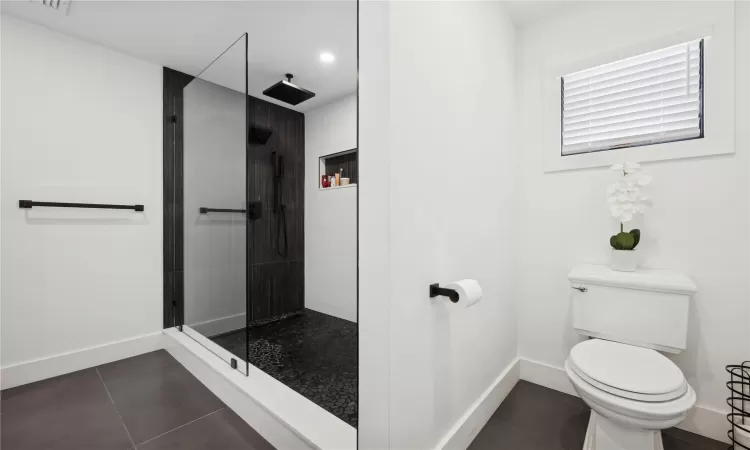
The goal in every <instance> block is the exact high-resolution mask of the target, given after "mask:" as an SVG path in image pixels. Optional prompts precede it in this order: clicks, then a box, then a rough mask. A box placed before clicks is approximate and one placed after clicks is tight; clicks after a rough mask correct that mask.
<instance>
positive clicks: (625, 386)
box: [568, 339, 689, 403]
mask: <svg viewBox="0 0 750 450" xmlns="http://www.w3.org/2000/svg"><path fill="white" fill-rule="evenodd" d="M568 361H569V364H570V369H571V370H572V371H574V372H575V373H576V375H578V376H579V377H580V378H582V379H583V380H584V381H586V382H587V383H588V384H590V385H592V386H594V387H596V388H598V389H601V390H602V391H605V392H608V393H610V394H612V395H616V396H618V397H622V398H626V399H630V400H636V401H641V402H649V403H651V402H668V401H670V400H674V399H677V398H680V397H682V396H684V395H685V393H686V392H687V391H688V388H689V386H688V383H687V380H686V379H685V376H684V375H683V374H682V371H681V370H680V369H679V367H677V366H676V365H675V364H674V363H673V362H672V361H670V360H669V359H667V358H666V357H664V356H663V355H661V354H659V353H658V352H656V351H654V350H651V349H647V348H641V347H635V346H632V345H627V344H621V343H617V342H611V341H605V340H602V339H591V340H588V341H584V342H581V343H579V344H577V345H576V346H575V347H573V349H572V350H571V351H570V357H569V358H568Z"/></svg>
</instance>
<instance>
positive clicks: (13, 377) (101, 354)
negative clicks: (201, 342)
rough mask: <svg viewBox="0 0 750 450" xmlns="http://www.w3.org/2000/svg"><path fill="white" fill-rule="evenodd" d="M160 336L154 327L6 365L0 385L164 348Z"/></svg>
mask: <svg viewBox="0 0 750 450" xmlns="http://www.w3.org/2000/svg"><path fill="white" fill-rule="evenodd" d="M163 339H164V335H163V333H162V332H161V331H158V332H156V333H150V334H145V335H142V336H137V337H134V338H131V339H125V340H122V341H116V342H110V343H107V344H102V345H97V346H96V347H90V348H84V349H81V350H75V351H72V352H67V353H62V354H59V355H55V356H50V357H48V358H41V359H36V360H33V361H24V362H22V363H18V364H13V365H11V366H6V367H3V368H2V369H0V389H9V388H12V387H16V386H21V385H24V384H28V383H33V382H35V381H40V380H46V379H47V378H52V377H56V376H59V375H64V374H66V373H71V372H75V371H78V370H83V369H88V368H89V367H94V366H99V365H101V364H106V363H110V362H113V361H118V360H120V359H125V358H130V357H131V356H136V355H140V354H143V353H148V352H152V351H154V350H159V349H161V348H164V341H163Z"/></svg>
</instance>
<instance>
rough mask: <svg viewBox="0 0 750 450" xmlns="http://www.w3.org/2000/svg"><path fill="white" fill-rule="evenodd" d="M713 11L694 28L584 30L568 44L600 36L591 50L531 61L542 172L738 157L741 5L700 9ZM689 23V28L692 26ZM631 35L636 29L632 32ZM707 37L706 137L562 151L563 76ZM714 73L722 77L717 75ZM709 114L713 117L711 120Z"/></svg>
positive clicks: (532, 123)
mask: <svg viewBox="0 0 750 450" xmlns="http://www.w3.org/2000/svg"><path fill="white" fill-rule="evenodd" d="M696 9H697V10H700V11H702V10H704V9H705V10H706V11H705V12H706V13H705V14H703V15H702V16H700V18H696V20H693V21H688V22H689V23H685V22H684V21H683V22H680V23H678V21H677V20H674V21H670V20H668V21H664V22H662V23H660V25H659V26H658V27H654V26H649V27H644V28H643V29H642V30H641V31H640V32H639V34H638V36H637V37H633V36H632V35H631V34H630V32H629V31H628V32H626V27H625V25H623V26H622V27H615V28H614V29H613V30H612V35H608V36H605V38H606V39H604V38H603V39H598V40H597V39H595V36H594V35H593V34H592V33H588V32H585V31H584V32H581V33H578V34H576V35H575V36H574V37H573V38H572V39H569V40H568V41H567V42H566V43H567V44H572V45H583V44H586V43H587V42H589V41H591V40H592V39H594V44H592V45H591V46H590V47H586V46H582V47H580V48H568V49H565V48H562V49H561V48H556V53H554V54H553V56H552V57H550V58H547V59H544V60H539V61H530V62H529V63H528V68H527V69H526V70H528V71H529V72H528V73H526V76H528V77H530V78H529V83H531V84H529V85H528V87H530V88H532V89H534V90H536V91H538V94H533V95H532V96H531V97H529V98H530V100H531V101H532V103H531V104H530V105H529V106H528V107H529V108H531V109H532V110H535V109H538V110H539V115H538V116H536V117H530V118H529V119H528V122H526V125H525V126H527V127H528V130H529V131H531V130H536V132H537V133H538V135H539V137H538V138H537V137H534V138H533V139H531V140H530V142H531V145H532V147H530V150H533V151H535V152H539V153H541V154H540V155H539V156H540V159H541V167H540V170H541V171H542V172H544V173H555V172H566V171H573V170H582V169H591V168H596V167H609V166H611V165H612V164H617V163H622V162H623V161H638V162H641V163H648V162H655V161H670V160H676V159H689V158H703V157H710V156H719V155H731V154H734V153H735V128H736V123H735V115H736V113H735V104H736V99H735V91H736V89H735V75H736V68H735V60H736V59H737V55H736V45H735V36H734V35H735V33H734V29H735V26H734V8H733V7H732V5H731V4H727V5H723V6H722V7H720V8H714V7H713V6H711V7H710V8H708V7H705V8H703V7H696ZM686 25H687V26H686ZM628 30H629V28H628ZM701 38H704V51H703V60H704V64H703V68H704V76H703V85H704V91H708V92H709V95H705V96H704V99H703V111H704V122H703V130H704V138H703V139H690V140H687V141H673V142H666V143H662V144H660V145H651V146H638V147H629V148H621V149H618V150H617V151H601V152H589V153H576V154H572V155H566V156H565V157H563V156H562V155H561V154H560V77H562V76H563V75H565V74H569V73H573V72H576V71H579V70H583V69H585V68H587V67H595V66H597V65H601V64H606V63H608V62H611V61H615V60H619V59H624V58H628V57H630V56H635V55H638V54H642V53H646V52H649V51H653V50H658V49H660V48H664V47H668V46H670V45H676V44H680V43H683V42H687V41H691V40H699V39H701ZM714 74H717V75H716V76H714ZM705 117H708V120H705Z"/></svg>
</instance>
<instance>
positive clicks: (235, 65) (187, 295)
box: [182, 34, 253, 374]
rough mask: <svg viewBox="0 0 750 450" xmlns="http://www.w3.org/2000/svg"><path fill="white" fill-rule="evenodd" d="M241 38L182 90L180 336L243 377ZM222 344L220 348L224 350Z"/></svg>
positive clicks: (245, 227) (245, 219)
mask: <svg viewBox="0 0 750 450" xmlns="http://www.w3.org/2000/svg"><path fill="white" fill-rule="evenodd" d="M247 101H248V99H247V35H246V34H245V35H243V36H241V37H240V38H239V39H238V40H237V41H236V42H234V43H233V44H232V45H231V46H230V47H229V48H228V49H226V50H225V51H224V52H223V53H222V54H221V55H220V56H219V57H218V58H216V59H215V60H214V61H213V62H212V63H211V64H210V65H209V66H208V67H207V68H206V69H204V70H203V71H202V72H201V73H200V74H199V75H198V76H197V77H195V78H194V79H193V80H192V81H191V82H190V83H189V84H188V85H187V86H185V88H184V89H183V117H184V133H183V136H184V145H183V149H184V150H183V185H182V189H183V211H182V214H183V220H184V233H183V244H184V246H183V248H184V271H185V272H184V325H183V332H184V333H186V334H187V335H189V336H190V337H191V338H193V339H195V340H196V341H197V342H199V343H200V344H201V345H203V346H204V347H206V348H207V349H209V350H211V351H212V352H214V353H215V354H216V355H217V356H219V357H220V358H221V359H223V360H224V361H226V362H227V363H229V364H230V365H231V366H232V367H235V368H237V369H238V370H239V371H241V372H242V373H244V374H247V369H248V366H247V364H248V363H247V358H246V357H245V358H241V357H238V356H236V355H234V354H232V352H231V351H229V350H228V349H226V348H222V347H220V346H218V345H216V344H215V343H214V339H216V338H219V337H224V336H227V335H230V334H231V335H232V337H233V339H236V340H237V346H238V347H242V348H246V347H247V344H246V342H247V320H248V314H247V313H248V304H249V298H248V295H249V292H248V289H247V286H248V284H249V281H250V280H248V276H249V275H248V272H247V267H248V266H249V264H248V258H249V256H251V255H250V254H249V252H248V250H247V235H248V233H249V232H250V231H251V230H249V227H251V222H250V219H251V216H252V213H253V211H252V208H250V210H249V208H248V207H249V205H248V201H247V200H248V199H247V186H248V180H247V176H248V175H247V170H246V168H247V138H248V131H247ZM225 347H226V346H225Z"/></svg>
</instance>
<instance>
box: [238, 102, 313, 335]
mask: <svg viewBox="0 0 750 450" xmlns="http://www.w3.org/2000/svg"><path fill="white" fill-rule="evenodd" d="M248 108H249V111H248V118H249V123H250V126H256V127H261V128H265V129H269V130H272V132H273V134H272V135H271V137H270V138H269V139H268V142H266V144H265V145H258V144H252V143H251V144H250V146H249V154H248V165H249V168H248V169H249V174H250V187H249V188H250V192H249V197H252V198H254V199H255V200H256V201H258V200H259V201H261V202H262V203H263V214H262V217H261V218H260V219H259V220H257V221H255V224H254V231H253V236H252V239H251V245H252V246H253V247H252V248H251V249H250V250H251V251H252V252H253V259H254V261H253V264H252V265H251V267H250V273H249V274H248V275H250V276H252V288H251V289H252V290H251V293H252V312H251V320H252V321H253V322H256V323H257V322H261V323H262V322H267V321H268V320H272V319H274V318H280V317H281V316H286V315H288V314H290V313H295V312H301V311H302V310H303V309H304V307H305V294H304V286H305V282H304V276H305V263H304V260H305V236H304V228H305V227H304V225H305V223H304V220H305V210H304V205H305V192H304V186H305V116H304V114H302V113H299V112H296V111H292V110H290V109H287V108H284V107H282V106H278V105H275V104H273V103H269V102H267V101H264V100H261V99H257V98H254V97H250V102H249V106H248ZM271 152H276V153H277V155H281V156H283V158H284V176H283V178H282V180H281V201H282V203H283V204H284V205H285V206H286V227H287V238H288V241H287V247H286V248H287V254H286V257H282V256H280V255H279V254H278V252H277V249H278V245H279V244H280V245H281V246H282V248H283V246H284V242H283V228H280V227H279V220H280V215H279V214H278V213H275V212H274V185H275V182H276V180H275V179H274V174H273V165H272V164H271ZM279 235H281V236H282V240H281V242H280V240H279V239H278V236H279Z"/></svg>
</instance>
